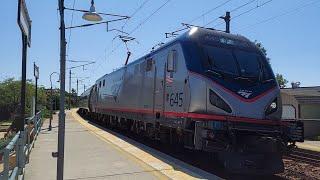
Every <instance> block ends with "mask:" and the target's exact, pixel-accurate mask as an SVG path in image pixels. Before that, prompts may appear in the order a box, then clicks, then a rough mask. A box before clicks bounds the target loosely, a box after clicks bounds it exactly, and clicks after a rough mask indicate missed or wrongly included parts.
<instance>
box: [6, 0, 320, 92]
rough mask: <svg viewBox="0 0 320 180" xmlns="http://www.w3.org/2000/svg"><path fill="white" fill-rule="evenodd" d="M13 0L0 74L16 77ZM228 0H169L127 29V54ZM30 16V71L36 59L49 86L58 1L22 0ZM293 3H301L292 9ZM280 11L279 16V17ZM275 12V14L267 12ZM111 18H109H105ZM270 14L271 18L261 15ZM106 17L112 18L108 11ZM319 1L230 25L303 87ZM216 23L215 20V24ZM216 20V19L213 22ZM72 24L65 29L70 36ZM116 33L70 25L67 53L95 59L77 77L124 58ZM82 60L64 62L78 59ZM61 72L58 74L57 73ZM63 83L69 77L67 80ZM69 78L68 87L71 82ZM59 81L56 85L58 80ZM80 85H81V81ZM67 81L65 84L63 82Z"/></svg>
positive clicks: (120, 7) (309, 75)
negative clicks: (260, 45) (129, 37)
mask: <svg viewBox="0 0 320 180" xmlns="http://www.w3.org/2000/svg"><path fill="white" fill-rule="evenodd" d="M17 1H18V0H2V1H1V3H2V5H1V6H0V14H1V16H2V18H1V19H2V22H1V34H0V36H1V42H0V59H1V66H0V80H3V79H5V78H8V77H15V78H20V77H21V35H20V30H19V28H18V25H17V22H16V18H17V17H16V16H17ZM73 1H74V0H65V6H66V7H72V6H73ZM166 1H167V0H148V1H147V2H146V3H145V5H144V6H143V8H142V9H141V10H140V11H138V12H137V13H136V14H135V16H133V18H131V19H130V20H129V21H128V22H127V25H126V26H125V27H124V30H125V31H126V32H130V31H132V30H133V29H134V28H135V27H136V26H137V25H139V24H140V23H141V22H142V21H143V20H144V19H146V18H147V17H148V16H149V15H150V14H152V12H154V11H155V10H156V9H157V8H158V7H160V6H161V5H162V4H163V3H165V2H166ZM226 1H227V0H215V1H212V0H197V1H185V0H171V1H169V2H168V3H167V4H166V5H165V6H164V7H163V8H161V9H160V10H159V11H158V12H157V13H155V14H154V15H153V16H151V18H150V19H149V20H148V21H146V22H145V23H143V24H142V25H141V26H139V28H138V29H137V30H136V31H135V32H134V33H133V34H132V36H133V37H135V38H137V41H138V43H137V42H130V43H129V44H128V47H129V48H130V50H131V51H132V53H133V54H132V59H130V60H131V61H132V60H133V59H134V58H137V57H139V56H142V55H143V54H145V53H146V52H148V51H150V50H151V47H152V46H154V45H155V44H157V43H159V42H161V41H164V42H166V41H169V40H170V39H165V38H164V37H165V36H164V33H165V32H170V31H174V30H176V29H177V28H180V27H181V25H180V24H181V23H182V22H190V21H191V20H193V19H194V18H196V17H199V15H201V14H203V13H205V12H207V11H208V10H210V9H212V8H214V7H216V6H218V5H219V4H221V3H223V2H226ZM268 1H269V0H257V1H255V2H253V3H251V4H249V5H247V6H244V7H243V8H241V9H238V10H237V11H235V12H232V13H231V16H233V17H235V16H237V15H239V14H241V13H243V12H246V11H248V10H250V9H252V8H254V7H256V6H257V5H261V4H263V3H264V2H268ZM26 2H27V6H28V9H29V13H30V16H31V19H32V45H31V48H29V49H28V63H27V68H28V69H27V78H28V79H33V62H36V64H38V65H39V66H40V79H39V84H41V85H44V86H46V87H49V85H50V81H49V75H50V73H51V72H54V71H57V72H58V71H59V31H58V27H59V16H58V12H57V6H58V5H57V0H42V1H40V0H26ZM144 2H145V0H123V1H119V0H95V4H96V10H97V11H99V12H106V13H116V14H123V15H131V14H132V13H133V12H134V11H135V10H136V9H137V8H138V7H140V5H141V4H142V3H144ZM246 2H250V0H246V1H245V0H231V1H229V2H227V3H226V4H225V5H224V6H222V7H220V8H217V9H215V10H214V11H212V12H210V13H208V14H206V15H205V16H202V17H200V18H198V19H197V20H196V21H194V22H193V24H197V25H204V24H207V23H208V22H210V21H211V20H214V19H215V18H217V17H219V16H221V15H223V14H224V13H225V11H227V10H232V9H234V8H236V7H239V6H241V5H242V4H245V3H246ZM89 6H90V1H89V0H75V8H78V9H88V8H89ZM296 8H298V9H296ZM281 15H282V16H281ZM81 16H82V14H81V13H78V12H74V14H73V25H80V24H84V23H86V22H85V21H84V20H82V19H81ZM71 17H72V12H70V11H66V26H70V24H71ZM272 17H275V18H272ZM104 18H105V19H108V17H104ZM269 18H272V19H271V20H270V21H267V22H263V23H260V24H259V22H262V21H264V20H266V19H269ZM109 19H110V18H109ZM319 19H320V0H273V1H270V2H268V3H267V4H265V5H263V6H261V7H259V8H256V9H254V10H252V11H250V12H249V13H246V14H243V15H241V16H239V17H237V18H235V19H233V20H232V24H231V31H232V33H235V34H242V35H244V36H246V37H248V38H249V39H250V40H252V41H254V40H258V41H260V42H262V43H263V45H264V46H265V48H266V49H267V50H268V56H269V57H270V58H271V65H272V68H273V70H274V72H275V73H281V74H283V75H284V76H285V78H286V79H288V80H289V82H291V81H300V82H301V85H302V86H315V85H320V79H319V77H320V71H319V68H320V56H319V53H320V46H319V42H320V35H319V32H320V23H319ZM220 23H221V20H217V21H214V22H213V23H211V24H209V25H208V26H210V27H215V28H217V29H223V28H224V25H223V24H220ZM123 24H124V22H115V23H111V24H110V25H109V27H110V28H118V29H120V28H121V26H122V25H123ZM219 24H220V25H219ZM217 25H218V26H217ZM69 34H70V31H67V32H66V39H67V41H68V40H69ZM116 35H117V33H115V32H106V26H105V25H98V26H92V27H87V28H80V29H73V30H72V32H71V38H70V39H71V41H70V42H69V41H68V42H69V43H68V44H69V47H68V57H67V58H68V59H73V60H87V61H96V63H95V64H94V65H90V66H87V67H85V69H82V68H78V69H75V70H74V73H75V74H74V76H76V77H79V78H82V77H89V78H88V79H85V80H84V81H83V83H84V84H86V85H87V86H89V85H91V84H92V83H94V81H95V80H96V79H97V78H98V77H100V76H102V75H103V74H105V73H109V72H111V71H112V70H113V69H116V68H119V67H121V66H122V64H124V61H125V58H126V48H125V46H124V44H123V43H121V42H120V41H119V40H118V39H115V40H113V38H114V37H115V36H116ZM80 64H81V63H68V66H69V67H71V66H76V65H80ZM54 78H56V79H58V77H54ZM67 82H68V81H67ZM75 82H76V80H75V79H73V81H72V87H73V88H75V87H76V84H75ZM55 87H58V84H57V83H56V84H55ZM80 87H81V88H80V90H79V92H82V90H83V85H80ZM67 88H68V85H67Z"/></svg>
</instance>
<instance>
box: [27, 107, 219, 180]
mask: <svg viewBox="0 0 320 180" xmlns="http://www.w3.org/2000/svg"><path fill="white" fill-rule="evenodd" d="M57 118H58V116H57V115H55V116H54V118H53V123H52V127H53V128H52V131H48V129H47V127H48V122H49V120H46V121H45V123H44V124H43V127H42V128H43V129H42V131H41V132H40V135H39V137H38V140H37V141H36V143H35V147H34V149H33V151H32V153H31V157H30V163H29V164H27V165H26V169H25V179H26V180H29V179H30V180H46V179H48V180H50V179H56V166H57V165H56V162H57V159H56V158H53V157H52V156H51V153H52V152H55V151H57V135H58V126H57V121H58V120H57ZM65 138H66V140H65V160H64V179H66V180H71V179H72V180H73V179H139V180H140V179H220V178H219V177H217V176H215V175H213V174H210V173H207V172H205V171H203V170H200V169H198V168H195V167H193V166H190V165H188V164H186V163H184V162H181V161H179V160H177V159H174V158H172V157H170V156H168V155H166V154H163V153H161V152H158V151H156V150H154V149H151V148H149V147H147V146H145V145H143V144H140V143H138V142H135V141H133V140H131V139H129V138H127V137H124V136H122V135H119V134H117V133H114V132H111V131H109V130H107V129H104V128H102V127H98V126H95V125H93V124H90V123H89V122H87V121H86V120H84V119H82V118H81V117H80V116H79V115H78V114H77V113H76V109H73V110H70V111H67V112H66V134H65Z"/></svg>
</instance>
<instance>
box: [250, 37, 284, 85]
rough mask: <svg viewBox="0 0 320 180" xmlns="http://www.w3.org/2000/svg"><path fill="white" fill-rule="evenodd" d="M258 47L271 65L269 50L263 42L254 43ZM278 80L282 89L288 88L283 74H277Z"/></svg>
mask: <svg viewBox="0 0 320 180" xmlns="http://www.w3.org/2000/svg"><path fill="white" fill-rule="evenodd" d="M254 43H255V44H256V46H257V47H258V48H259V49H260V50H261V51H262V53H263V54H264V55H265V56H266V58H267V61H268V63H269V64H270V58H269V57H267V49H266V48H265V47H264V46H263V45H262V43H261V42H258V41H257V40H255V41H254ZM276 80H277V82H278V84H279V86H280V88H284V87H286V85H287V83H288V81H287V80H286V79H285V78H284V76H283V75H282V74H279V73H277V74H276Z"/></svg>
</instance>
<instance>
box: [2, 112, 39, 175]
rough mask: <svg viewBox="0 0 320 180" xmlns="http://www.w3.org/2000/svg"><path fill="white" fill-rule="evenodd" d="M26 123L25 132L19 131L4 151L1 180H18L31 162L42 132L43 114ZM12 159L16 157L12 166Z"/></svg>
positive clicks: (31, 118)
mask: <svg viewBox="0 0 320 180" xmlns="http://www.w3.org/2000/svg"><path fill="white" fill-rule="evenodd" d="M26 122H27V125H26V126H25V127H24V131H19V132H18V133H17V134H16V135H15V136H14V137H13V139H12V140H11V141H10V142H9V144H8V145H7V146H6V148H5V149H4V152H3V171H2V172H1V173H0V179H1V180H2V179H4V180H7V179H10V180H11V179H12V180H13V179H17V178H18V177H19V175H23V173H24V167H25V164H26V163H28V162H29V155H30V152H31V150H32V148H33V147H34V142H35V140H36V139H37V136H38V134H39V132H40V130H41V125H42V119H41V112H38V113H37V114H36V115H35V116H33V117H30V118H28V119H26ZM10 157H11V158H14V157H15V163H14V164H13V165H11V164H10ZM10 165H11V166H10Z"/></svg>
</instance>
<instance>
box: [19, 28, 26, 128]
mask: <svg viewBox="0 0 320 180" xmlns="http://www.w3.org/2000/svg"><path fill="white" fill-rule="evenodd" d="M26 73H27V36H25V35H23V34H22V78H21V100H20V108H21V111H20V121H18V122H17V132H18V131H23V130H24V118H25V111H26V109H25V108H26Z"/></svg>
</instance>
